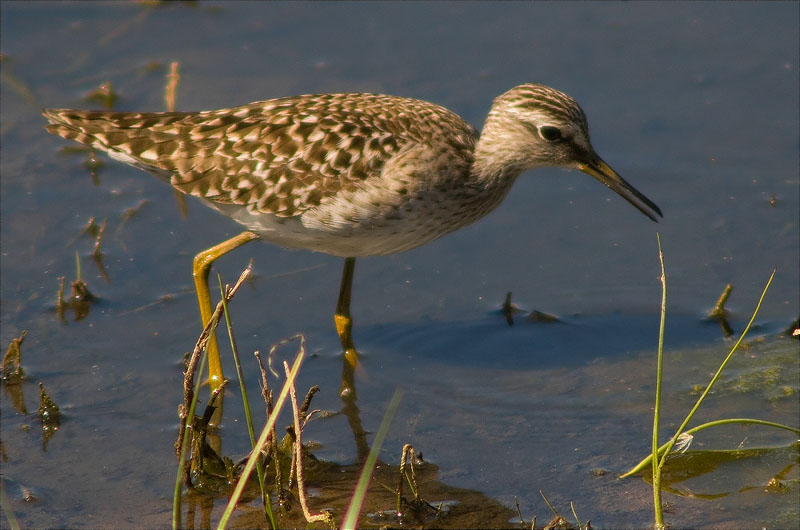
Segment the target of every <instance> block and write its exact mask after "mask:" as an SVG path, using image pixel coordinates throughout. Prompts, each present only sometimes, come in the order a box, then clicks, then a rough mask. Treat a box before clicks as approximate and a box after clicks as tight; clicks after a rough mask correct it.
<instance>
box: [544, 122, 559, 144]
mask: <svg viewBox="0 0 800 530" xmlns="http://www.w3.org/2000/svg"><path fill="white" fill-rule="evenodd" d="M539 136H541V137H542V138H544V139H545V140H546V141H548V142H560V141H561V140H563V139H564V137H563V136H561V131H560V130H559V129H558V127H553V126H552V125H543V126H541V127H539Z"/></svg>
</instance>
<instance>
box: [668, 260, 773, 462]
mask: <svg viewBox="0 0 800 530" xmlns="http://www.w3.org/2000/svg"><path fill="white" fill-rule="evenodd" d="M773 278H775V270H774V269H773V270H772V274H770V275H769V280H767V284H766V285H765V286H764V290H763V291H761V297H760V298H759V299H758V303H757V304H756V308H755V310H754V311H753V316H752V317H750V321H749V322H748V323H747V326H746V327H745V328H744V330H743V331H742V334H741V335H740V336H739V340H737V341H736V344H734V345H733V347H732V348H731V351H730V352H729V353H728V355H727V356H726V357H725V360H724V361H722V363H721V364H720V365H719V368H718V369H717V372H716V373H715V374H714V376H713V377H712V378H711V381H709V383H708V386H706V389H705V390H704V391H703V393H702V394H701V395H700V397H699V398H697V402H696V403H695V405H694V407H692V410H691V411H689V414H687V415H686V419H684V420H683V423H681V425H680V427H678V430H676V431H675V434H674V435H673V436H672V438H670V440H669V442H667V447H668V448H667V450H666V452H665V453H664V455H663V456H662V457H661V462H660V463H659V465H662V466H663V465H664V460H665V459H666V457H667V455H668V454H669V452H670V450H671V449H672V446H673V445H675V442H676V441H677V440H678V436H680V434H681V433H682V432H683V430H684V429H685V428H686V426H687V425H688V424H689V422H690V421H691V420H692V417H694V414H695V412H697V409H699V408H700V405H701V404H702V403H703V401H705V399H706V396H707V395H708V393H709V392H711V387H713V386H714V383H716V382H717V379H719V376H720V375H721V374H722V370H724V369H725V366H727V364H728V361H730V360H731V358H732V357H733V354H734V352H735V351H736V350H737V349H738V348H739V345H740V344H741V343H742V341H743V340H744V338H745V336H746V335H747V332H748V331H750V326H752V325H753V322H754V321H755V319H756V316H757V315H758V312H759V310H760V309H761V303H762V302H763V301H764V297H765V296H766V295H767V291H768V290H769V286H770V284H772V280H773Z"/></svg>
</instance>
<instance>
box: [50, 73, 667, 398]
mask: <svg viewBox="0 0 800 530" xmlns="http://www.w3.org/2000/svg"><path fill="white" fill-rule="evenodd" d="M44 116H45V117H46V118H47V119H48V120H49V121H50V125H48V126H47V130H48V131H49V132H51V133H53V134H56V135H59V136H62V137H64V138H66V139H69V140H75V141H77V142H80V143H82V144H86V145H88V146H90V147H92V148H94V149H99V150H101V151H105V152H106V153H108V155H109V156H110V157H111V158H114V159H117V160H120V161H122V162H125V163H127V164H131V165H134V166H136V167H139V168H142V169H145V170H147V171H150V172H151V173H154V174H155V175H156V176H158V177H159V178H161V179H162V180H165V181H166V182H169V184H171V185H172V186H173V187H174V188H176V189H178V190H180V191H181V192H183V193H187V194H189V195H194V196H196V197H199V198H200V199H202V200H203V202H205V203H206V204H207V205H209V206H211V207H212V208H214V209H215V210H218V211H219V212H221V213H222V214H224V215H226V216H228V217H230V218H232V219H233V220H235V221H237V222H238V223H240V224H242V225H244V227H245V228H246V229H247V231H245V232H243V233H241V234H239V235H237V236H235V237H233V238H231V239H229V240H227V241H225V242H223V243H220V244H219V245H217V246H215V247H213V248H210V249H208V250H206V251H203V252H201V253H199V254H198V255H197V256H196V257H195V260H194V279H195V286H196V288H197V296H198V301H199V304H200V312H201V316H202V319H203V323H204V324H205V323H206V322H207V321H208V319H209V318H210V317H211V298H210V295H209V291H208V274H209V271H210V269H211V264H212V263H213V261H214V260H216V259H217V258H218V257H220V256H222V255H223V254H225V253H227V252H229V251H231V250H233V249H235V248H237V247H239V246H241V245H243V244H244V243H246V242H248V241H251V240H253V239H257V238H262V239H265V240H267V241H271V242H273V243H277V244H279V245H283V246H287V247H296V248H303V249H308V250H315V251H318V252H325V253H328V254H333V255H336V256H341V257H344V258H345V265H344V272H343V274H342V282H341V286H340V291H339V300H338V303H337V307H336V313H335V322H336V329H337V332H338V334H339V338H340V340H341V343H342V347H343V349H344V352H345V358H346V359H347V361H348V362H346V363H345V365H346V366H347V365H348V364H349V365H350V366H351V367H354V366H355V365H356V363H357V360H358V354H357V352H356V349H355V346H354V344H353V339H352V319H351V317H350V289H351V285H352V280H353V269H354V265H355V258H356V257H360V256H375V255H384V254H392V253H395V252H402V251H405V250H409V249H412V248H414V247H417V246H419V245H423V244H425V243H428V242H430V241H433V240H434V239H437V238H439V237H441V236H443V235H445V234H447V233H449V232H452V231H454V230H458V229H459V228H461V227H463V226H466V225H468V224H470V223H473V222H475V221H477V220H478V219H480V218H481V217H483V216H484V215H486V214H487V213H489V212H490V211H492V210H493V209H494V208H496V207H497V205H499V204H500V203H501V202H502V200H503V198H504V197H505V196H506V194H507V193H508V191H509V189H510V188H511V185H512V184H513V183H514V181H515V180H516V178H517V177H518V176H519V175H520V174H521V173H522V172H524V171H526V170H528V169H532V168H536V167H541V166H561V167H567V168H574V169H579V170H580V171H583V172H585V173H588V174H589V175H591V176H593V177H594V178H596V179H597V180H599V181H600V182H602V183H603V184H605V185H606V186H608V187H609V188H611V189H612V190H614V191H615V192H616V193H618V194H619V195H621V196H622V197H623V198H625V199H626V200H627V201H628V202H630V203H631V204H632V205H633V206H635V207H636V208H638V209H639V211H641V212H642V213H643V214H645V215H646V216H647V217H649V218H650V219H652V220H654V221H657V216H661V215H662V214H661V210H660V209H659V208H658V206H656V205H655V204H654V203H653V202H652V201H650V200H649V199H648V198H647V197H645V196H644V195H642V194H641V193H639V192H638V191H637V190H636V189H635V188H634V187H633V186H631V185H630V184H628V182H626V181H625V180H624V179H623V178H622V177H620V176H619V175H618V174H617V173H616V172H615V171H614V170H613V169H611V167H609V166H608V164H606V163H605V162H604V161H603V160H602V159H601V158H600V157H599V156H598V155H597V154H596V153H595V151H594V149H593V148H592V145H591V143H590V142H589V131H588V125H587V122H586V115H585V114H584V112H583V110H582V109H581V108H580V106H579V105H578V104H577V103H576V102H575V100H573V99H572V98H571V97H569V96H568V95H566V94H564V93H562V92H559V91H558V90H554V89H552V88H549V87H546V86H543V85H536V84H524V85H520V86H517V87H515V88H512V89H511V90H509V91H508V92H506V93H505V94H502V95H501V96H499V97H497V98H496V99H495V100H494V103H493V104H492V107H491V110H490V111H489V115H488V117H487V118H486V121H485V123H484V125H483V130H482V131H481V133H480V134H479V133H478V132H477V131H476V130H475V129H474V128H473V127H471V126H470V125H468V124H467V123H466V122H465V121H464V120H463V119H461V117H459V116H458V115H456V114H454V113H453V112H450V111H449V110H447V109H445V108H443V107H440V106H438V105H435V104H433V103H429V102H427V101H420V100H416V99H408V98H402V97H395V96H386V95H378V94H362V93H349V94H316V95H304V96H295V97H284V98H278V99H271V100H267V101H260V102H256V103H250V104H249V105H244V106H241V107H234V108H228V109H221V110H213V111H207V112H154V113H149V112H148V113H139V112H103V111H87V110H64V109H48V110H45V111H44ZM209 377H210V380H211V382H212V383H213V384H214V385H216V384H218V383H219V382H221V381H222V369H221V365H220V361H219V353H218V348H217V345H216V340H215V339H213V338H212V340H211V341H210V342H209Z"/></svg>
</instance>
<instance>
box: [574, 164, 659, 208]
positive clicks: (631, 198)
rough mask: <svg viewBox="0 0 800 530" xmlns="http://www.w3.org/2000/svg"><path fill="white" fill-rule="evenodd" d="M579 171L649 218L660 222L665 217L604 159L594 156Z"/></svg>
mask: <svg viewBox="0 0 800 530" xmlns="http://www.w3.org/2000/svg"><path fill="white" fill-rule="evenodd" d="M578 169H580V170H581V171H583V172H584V173H587V174H589V175H591V176H593V177H594V178H596V179H597V180H599V181H600V182H602V183H603V184H605V185H606V186H608V187H609V188H611V189H612V190H614V191H615V192H617V194H619V195H620V196H621V197H623V198H624V199H625V200H626V201H628V202H629V203H631V204H632V205H634V206H636V208H637V209H638V210H639V211H640V212H642V213H643V214H645V215H646V216H647V217H649V218H650V219H652V220H653V221H655V222H656V223H657V222H658V218H657V217H656V214H657V215H658V217H664V215H663V214H662V213H661V209H660V208H659V207H658V206H656V204H655V203H654V202H653V201H651V200H650V199H648V198H647V197H645V196H644V195H642V194H641V193H639V191H638V190H637V189H636V188H634V187H633V186H631V185H630V184H628V181H626V180H625V179H624V178H622V177H620V176H619V175H618V174H617V172H616V171H614V170H613V169H611V166H609V165H608V164H606V163H605V162H604V161H603V159H602V158H600V157H599V156H597V155H593V156H592V157H590V158H589V161H588V162H586V163H582V164H579V165H578Z"/></svg>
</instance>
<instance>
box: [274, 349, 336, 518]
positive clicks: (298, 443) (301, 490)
mask: <svg viewBox="0 0 800 530" xmlns="http://www.w3.org/2000/svg"><path fill="white" fill-rule="evenodd" d="M283 369H284V370H285V371H286V377H287V380H288V378H289V375H290V370H289V363H287V362H286V361H283ZM289 395H290V396H291V398H292V399H291V401H292V412H293V413H294V430H295V442H294V452H295V459H296V461H297V469H296V472H297V496H298V497H299V498H300V506H301V507H302V508H303V515H304V516H305V518H306V521H307V522H309V523H314V522H317V521H326V522H330V521H331V520H332V516H331V514H330V512H321V513H316V514H312V513H311V512H309V511H308V504H307V502H306V493H305V481H304V480H303V434H302V431H301V430H300V411H299V410H298V407H297V392H296V391H295V386H294V381H292V382H291V384H290V386H289Z"/></svg>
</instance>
